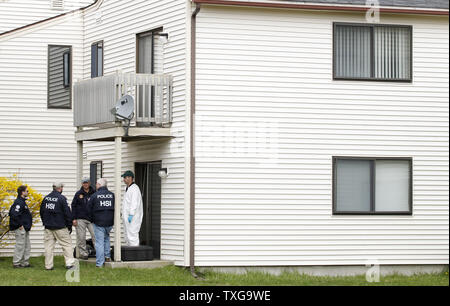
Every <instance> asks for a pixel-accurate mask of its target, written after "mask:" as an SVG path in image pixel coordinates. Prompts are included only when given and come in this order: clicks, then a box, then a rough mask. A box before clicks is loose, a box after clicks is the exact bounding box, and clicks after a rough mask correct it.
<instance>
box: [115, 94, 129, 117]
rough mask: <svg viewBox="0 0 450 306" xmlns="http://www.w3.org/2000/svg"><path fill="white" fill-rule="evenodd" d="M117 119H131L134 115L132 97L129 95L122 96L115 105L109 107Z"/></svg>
mask: <svg viewBox="0 0 450 306" xmlns="http://www.w3.org/2000/svg"><path fill="white" fill-rule="evenodd" d="M111 113H113V114H114V115H115V116H116V118H117V119H120V120H131V119H133V117H134V98H133V97H132V96H130V95H126V96H123V97H122V98H120V100H119V101H118V102H117V104H116V107H114V108H113V109H111Z"/></svg>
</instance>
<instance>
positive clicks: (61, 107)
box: [47, 44, 73, 110]
mask: <svg viewBox="0 0 450 306" xmlns="http://www.w3.org/2000/svg"><path fill="white" fill-rule="evenodd" d="M52 47H61V48H69V50H68V51H65V52H64V53H63V58H62V60H63V86H64V54H65V53H67V52H69V54H70V56H69V79H70V82H69V83H70V85H69V86H64V88H69V89H70V90H69V97H70V101H69V106H52V105H51V104H50V48H52ZM72 54H73V48H72V45H52V44H50V45H47V109H69V110H71V109H72V106H73V105H72V99H73V97H72V95H73V93H72V85H73V84H72V79H73V76H72V73H73V71H72V67H73V64H72Z"/></svg>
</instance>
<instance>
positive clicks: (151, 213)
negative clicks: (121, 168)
mask: <svg viewBox="0 0 450 306" xmlns="http://www.w3.org/2000/svg"><path fill="white" fill-rule="evenodd" d="M160 169H161V162H160V161H158V162H147V163H136V164H135V170H136V184H137V185H138V186H139V188H140V189H141V192H142V200H143V206H144V216H143V218H142V225H141V230H140V232H139V240H140V244H141V245H148V246H151V247H152V248H153V257H154V258H155V259H160V258H161V178H160V177H159V175H158V171H159V170H160Z"/></svg>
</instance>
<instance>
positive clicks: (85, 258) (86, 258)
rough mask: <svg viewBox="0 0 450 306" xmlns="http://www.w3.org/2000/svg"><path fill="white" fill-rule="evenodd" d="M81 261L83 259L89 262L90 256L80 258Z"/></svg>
mask: <svg viewBox="0 0 450 306" xmlns="http://www.w3.org/2000/svg"><path fill="white" fill-rule="evenodd" d="M80 259H81V260H88V259H89V256H80Z"/></svg>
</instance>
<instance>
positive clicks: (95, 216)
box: [88, 178, 115, 267]
mask: <svg viewBox="0 0 450 306" xmlns="http://www.w3.org/2000/svg"><path fill="white" fill-rule="evenodd" d="M107 184H108V182H107V180H106V179H105V178H100V179H98V180H97V184H96V187H97V192H96V193H94V194H93V195H92V196H91V198H90V199H89V202H88V212H89V217H90V220H91V222H92V223H94V233H95V257H96V261H95V265H96V266H97V267H103V265H104V264H105V261H111V250H110V239H109V233H110V232H111V230H112V228H113V225H114V204H115V203H114V202H115V200H114V193H112V192H111V191H109V190H108V186H107Z"/></svg>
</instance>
